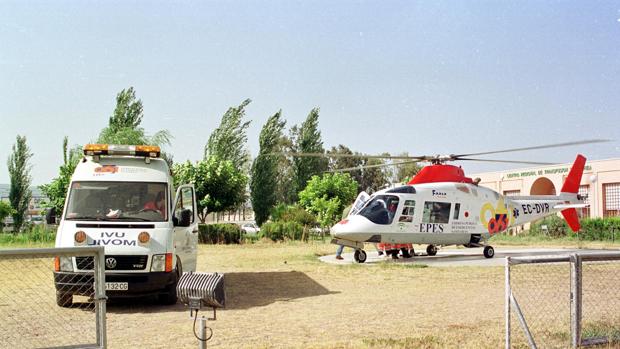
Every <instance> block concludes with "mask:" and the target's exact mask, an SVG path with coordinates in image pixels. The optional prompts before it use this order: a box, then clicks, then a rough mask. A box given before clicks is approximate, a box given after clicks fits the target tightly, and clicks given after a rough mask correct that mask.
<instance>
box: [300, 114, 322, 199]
mask: <svg viewBox="0 0 620 349" xmlns="http://www.w3.org/2000/svg"><path fill="white" fill-rule="evenodd" d="M292 134H293V135H294V148H295V149H294V150H295V151H296V152H298V153H315V154H316V153H318V154H322V153H325V150H324V149H323V141H322V140H321V131H319V108H318V107H317V108H313V109H312V110H311V111H310V113H309V114H308V117H307V118H306V120H305V121H304V122H303V123H302V124H301V126H300V127H299V128H293V129H292ZM327 165H328V160H327V158H323V157H303V156H302V157H295V158H293V167H294V169H295V179H296V183H295V184H296V189H297V192H299V191H302V190H303V189H304V188H305V187H306V185H307V183H308V180H309V179H310V178H311V177H312V176H314V175H321V174H322V173H323V172H324V171H326V170H327Z"/></svg>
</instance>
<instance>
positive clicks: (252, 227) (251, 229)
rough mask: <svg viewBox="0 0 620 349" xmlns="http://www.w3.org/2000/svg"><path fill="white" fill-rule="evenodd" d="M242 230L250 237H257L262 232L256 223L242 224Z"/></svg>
mask: <svg viewBox="0 0 620 349" xmlns="http://www.w3.org/2000/svg"><path fill="white" fill-rule="evenodd" d="M241 230H243V232H244V233H246V234H248V235H255V234H257V233H258V232H259V231H260V228H259V227H258V226H257V225H256V223H243V224H241Z"/></svg>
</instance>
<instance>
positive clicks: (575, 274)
mask: <svg viewBox="0 0 620 349" xmlns="http://www.w3.org/2000/svg"><path fill="white" fill-rule="evenodd" d="M570 260H571V280H570V282H571V305H570V308H571V314H570V315H571V334H572V343H571V345H572V347H573V348H577V347H579V346H580V345H581V315H582V314H581V281H582V275H581V271H582V270H581V256H580V255H579V254H577V253H575V254H572V255H571V256H570Z"/></svg>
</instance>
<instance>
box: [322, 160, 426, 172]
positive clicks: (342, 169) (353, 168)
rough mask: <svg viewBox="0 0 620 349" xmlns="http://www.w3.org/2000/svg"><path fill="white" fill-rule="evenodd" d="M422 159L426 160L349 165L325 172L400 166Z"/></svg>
mask: <svg viewBox="0 0 620 349" xmlns="http://www.w3.org/2000/svg"><path fill="white" fill-rule="evenodd" d="M420 161H424V160H410V161H401V162H393V163H389V164H377V165H364V166H357V167H347V168H339V169H335V170H329V171H325V172H347V171H356V170H365V169H367V168H377V167H388V166H398V165H403V164H412V163H416V162H420Z"/></svg>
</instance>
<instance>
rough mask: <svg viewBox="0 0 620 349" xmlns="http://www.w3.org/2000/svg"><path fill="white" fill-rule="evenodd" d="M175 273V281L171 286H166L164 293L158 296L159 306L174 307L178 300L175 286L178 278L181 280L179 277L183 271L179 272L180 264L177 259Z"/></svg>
mask: <svg viewBox="0 0 620 349" xmlns="http://www.w3.org/2000/svg"><path fill="white" fill-rule="evenodd" d="M177 258H178V257H177ZM176 273H177V278H176V280H174V282H173V283H172V284H170V285H168V286H166V289H165V290H164V292H163V293H162V294H160V295H159V302H160V303H161V304H164V305H174V304H176V303H177V300H178V295H177V284H178V283H179V278H181V275H182V273H183V271H182V270H181V263H179V261H178V259H177V269H176Z"/></svg>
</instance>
